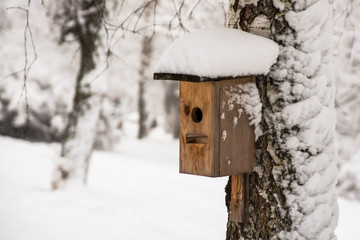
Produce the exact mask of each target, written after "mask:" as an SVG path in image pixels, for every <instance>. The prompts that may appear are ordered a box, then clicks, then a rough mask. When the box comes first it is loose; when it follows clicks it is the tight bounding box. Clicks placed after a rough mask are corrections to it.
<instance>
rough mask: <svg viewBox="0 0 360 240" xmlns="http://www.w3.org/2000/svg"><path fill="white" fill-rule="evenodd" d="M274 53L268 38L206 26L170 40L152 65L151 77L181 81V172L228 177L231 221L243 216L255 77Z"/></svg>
mask: <svg viewBox="0 0 360 240" xmlns="http://www.w3.org/2000/svg"><path fill="white" fill-rule="evenodd" d="M278 52H279V48H278V46H277V44H276V43H274V42H273V41H271V40H269V39H266V38H263V37H259V36H255V35H252V34H249V33H246V32H243V31H240V30H235V29H226V28H224V29H210V30H202V31H198V32H194V33H190V34H187V35H185V36H183V37H181V38H179V39H177V40H176V41H174V42H173V43H172V44H171V45H170V46H169V48H168V49H167V50H166V51H165V53H164V54H163V56H162V57H161V59H160V61H159V62H158V64H157V66H156V67H155V73H154V79H157V80H175V81H179V82H180V103H179V104H180V164H179V166H180V172H181V173H187V174H195V175H201V176H209V177H220V176H232V177H231V179H232V191H231V204H230V209H231V210H230V212H231V213H230V216H231V217H230V220H231V221H236V222H244V221H246V219H247V209H248V208H247V205H248V201H247V198H248V192H249V189H248V173H250V172H251V171H252V169H253V167H254V166H255V164H256V160H255V139H256V134H255V133H258V132H260V130H259V129H258V128H259V126H258V124H259V122H260V119H261V103H260V98H259V92H258V90H257V88H256V84H255V79H256V77H257V76H264V75H267V74H268V72H269V70H270V68H271V66H272V65H273V64H274V63H275V62H276V58H277V56H278Z"/></svg>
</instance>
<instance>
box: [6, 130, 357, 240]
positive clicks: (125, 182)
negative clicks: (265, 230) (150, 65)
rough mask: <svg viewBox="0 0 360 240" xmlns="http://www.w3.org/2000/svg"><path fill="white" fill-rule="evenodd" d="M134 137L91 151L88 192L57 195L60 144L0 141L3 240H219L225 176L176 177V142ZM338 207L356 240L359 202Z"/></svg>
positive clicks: (342, 235) (345, 230) (342, 224)
mask: <svg viewBox="0 0 360 240" xmlns="http://www.w3.org/2000/svg"><path fill="white" fill-rule="evenodd" d="M126 127H127V129H128V131H129V132H131V131H133V130H135V129H136V124H135V123H133V125H132V126H131V127H129V125H127V126H126ZM135 133H136V131H133V133H131V134H130V135H131V136H128V137H126V138H125V139H123V141H122V143H121V144H120V145H119V148H118V150H117V151H116V152H113V153H111V152H100V151H96V152H95V153H94V155H93V158H92V164H91V166H90V172H89V181H88V186H87V187H86V188H72V189H66V190H60V191H55V192H53V191H50V181H51V170H52V160H51V159H53V157H54V155H55V153H56V150H58V149H59V147H60V146H59V145H57V144H42V143H30V142H26V141H22V140H15V139H11V138H6V137H0V144H1V146H2V154H1V158H0V193H1V197H0V239H2V240H25V239H26V240H42V239H53V240H63V239H67V240H77V239H87V240H98V239H108V240H112V239H139V240H140V239H141V240H142V239H173V240H180V239H181V240H183V239H190V240H191V239H194V240H195V239H199V240H200V239H209V240H210V239H214V240H215V239H216V240H217V239H224V238H225V231H226V221H227V213H226V208H225V203H224V187H225V184H226V182H227V178H226V177H224V178H207V177H198V176H191V175H186V174H179V173H178V141H177V140H172V139H171V137H170V136H168V135H165V134H163V133H162V131H159V129H156V130H155V132H154V133H153V134H152V135H151V136H150V138H149V139H147V140H144V141H137V140H134V137H135ZM128 135H129V134H128ZM139 149H141V151H139ZM19 150H21V151H19ZM339 203H340V221H339V227H338V229H337V231H336V233H337V235H338V237H339V239H340V240H341V239H344V240H358V239H360V229H359V228H358V223H359V222H360V215H359V214H355V213H359V212H360V202H356V201H349V200H345V199H340V202H339ZM318 211H320V210H318ZM323 213H324V214H325V212H323Z"/></svg>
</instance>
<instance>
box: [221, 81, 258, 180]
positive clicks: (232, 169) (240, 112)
mask: <svg viewBox="0 0 360 240" xmlns="http://www.w3.org/2000/svg"><path fill="white" fill-rule="evenodd" d="M250 81H254V79H253V78H243V79H238V80H230V81H223V82H221V85H220V108H219V109H220V112H219V115H220V127H219V131H220V133H219V134H220V137H219V142H220V143H219V145H220V175H222V176H229V175H234V174H240V173H249V172H251V171H252V169H253V167H254V166H255V164H256V159H255V134H254V126H253V125H251V126H250V124H249V117H248V115H247V114H246V113H245V110H244V108H243V106H242V105H241V103H240V102H241V101H239V95H238V93H237V88H238V85H239V84H243V83H246V82H250Z"/></svg>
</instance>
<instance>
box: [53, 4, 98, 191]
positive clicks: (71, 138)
mask: <svg viewBox="0 0 360 240" xmlns="http://www.w3.org/2000/svg"><path fill="white" fill-rule="evenodd" d="M64 8H65V10H66V9H67V10H68V11H65V12H66V13H67V14H68V15H67V18H66V21H67V22H65V25H64V27H63V32H62V37H63V38H65V37H66V35H67V34H69V33H71V34H73V35H74V36H75V37H76V40H77V41H78V43H79V46H80V68H79V72H78V75H77V79H76V87H75V88H76V90H75V96H74V101H73V110H72V112H71V113H70V115H69V119H68V125H67V128H66V132H65V137H64V140H63V142H62V146H61V154H60V158H59V159H58V161H57V166H56V169H55V172H54V176H53V181H52V187H53V189H57V188H59V187H62V186H63V185H65V183H66V182H69V181H71V182H72V183H76V184H80V185H81V184H84V183H86V177H87V172H88V168H89V160H90V156H91V152H92V149H93V145H94V141H95V136H96V125H97V122H98V119H99V115H100V111H101V104H102V99H103V95H104V90H105V88H104V87H105V86H104V85H105V83H104V82H103V81H101V80H100V79H98V78H97V74H99V72H100V71H101V70H103V69H104V66H103V63H104V62H105V61H104V60H103V59H101V58H102V57H104V56H105V54H104V53H101V50H102V45H101V41H100V37H99V35H98V31H99V27H100V25H101V22H102V20H103V14H104V9H105V6H104V1H103V0H77V1H64Z"/></svg>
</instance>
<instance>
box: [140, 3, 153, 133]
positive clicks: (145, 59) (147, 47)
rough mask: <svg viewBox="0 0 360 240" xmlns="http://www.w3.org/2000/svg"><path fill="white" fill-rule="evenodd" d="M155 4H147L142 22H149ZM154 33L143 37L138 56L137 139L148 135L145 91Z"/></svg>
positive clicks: (149, 75)
mask: <svg viewBox="0 0 360 240" xmlns="http://www.w3.org/2000/svg"><path fill="white" fill-rule="evenodd" d="M155 4H157V2H149V6H147V7H146V8H144V16H143V18H144V21H145V22H150V21H151V20H150V17H151V13H152V12H151V8H150V5H155ZM154 34H155V32H153V33H152V35H150V36H146V35H145V36H143V39H142V42H141V44H142V52H141V56H140V66H139V81H138V87H139V89H138V113H139V129H138V138H139V139H142V138H144V137H146V136H147V135H148V133H149V130H150V129H149V127H150V126H149V124H148V122H149V119H148V118H149V114H148V110H147V108H146V100H145V91H146V87H145V86H146V82H147V81H148V80H149V77H151V74H149V72H150V71H151V69H149V67H150V66H151V59H152V57H151V53H152V51H153V50H152V39H153V36H154Z"/></svg>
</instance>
